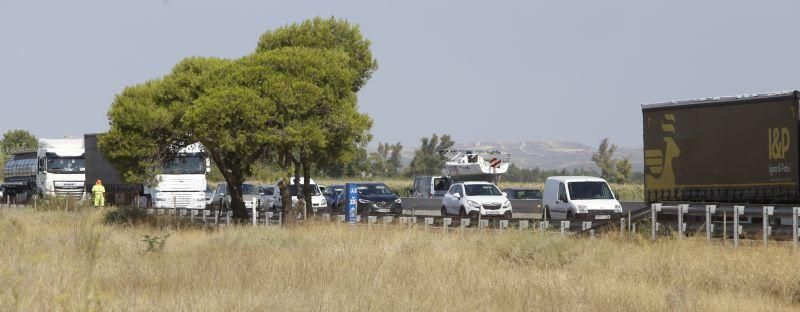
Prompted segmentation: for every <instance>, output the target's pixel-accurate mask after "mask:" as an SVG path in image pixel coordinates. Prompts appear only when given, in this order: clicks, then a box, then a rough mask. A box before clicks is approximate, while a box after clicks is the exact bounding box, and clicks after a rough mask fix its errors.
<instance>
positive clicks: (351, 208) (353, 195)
mask: <svg viewBox="0 0 800 312" xmlns="http://www.w3.org/2000/svg"><path fill="white" fill-rule="evenodd" d="M345 189H346V190H347V209H345V220H346V221H347V222H349V223H350V225H356V209H357V205H358V186H357V185H356V184H354V183H347V184H346V185H345Z"/></svg>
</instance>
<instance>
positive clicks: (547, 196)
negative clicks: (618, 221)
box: [542, 176, 622, 220]
mask: <svg viewBox="0 0 800 312" xmlns="http://www.w3.org/2000/svg"><path fill="white" fill-rule="evenodd" d="M542 205H544V210H545V213H546V214H547V218H548V219H562V220H563V219H567V220H572V219H584V220H608V219H611V217H612V215H614V214H621V213H622V205H621V204H620V203H619V201H617V199H616V198H615V197H614V193H613V192H612V191H611V188H610V187H608V183H606V180H603V179H601V178H596V177H579V176H569V177H549V178H547V180H546V181H545V183H544V195H543V196H542Z"/></svg>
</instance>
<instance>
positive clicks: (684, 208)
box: [678, 204, 689, 239]
mask: <svg viewBox="0 0 800 312" xmlns="http://www.w3.org/2000/svg"><path fill="white" fill-rule="evenodd" d="M688 212H689V204H681V205H678V239H682V238H683V235H684V234H683V232H684V231H685V230H686V223H683V214H684V213H688Z"/></svg>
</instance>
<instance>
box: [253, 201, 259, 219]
mask: <svg viewBox="0 0 800 312" xmlns="http://www.w3.org/2000/svg"><path fill="white" fill-rule="evenodd" d="M257 206H258V199H257V198H255V197H253V226H256V225H257V224H258V210H256V207H257Z"/></svg>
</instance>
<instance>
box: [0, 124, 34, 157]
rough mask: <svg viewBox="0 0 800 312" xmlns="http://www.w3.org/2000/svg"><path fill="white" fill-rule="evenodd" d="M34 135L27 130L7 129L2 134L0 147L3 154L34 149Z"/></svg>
mask: <svg viewBox="0 0 800 312" xmlns="http://www.w3.org/2000/svg"><path fill="white" fill-rule="evenodd" d="M38 142H39V141H38V139H36V136H34V135H33V134H31V133H30V132H28V131H27V130H19V129H17V130H8V131H6V133H4V134H3V140H2V141H0V148H1V149H2V152H3V154H5V155H11V154H14V153H18V152H24V151H31V150H35V149H36V147H37V144H38Z"/></svg>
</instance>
